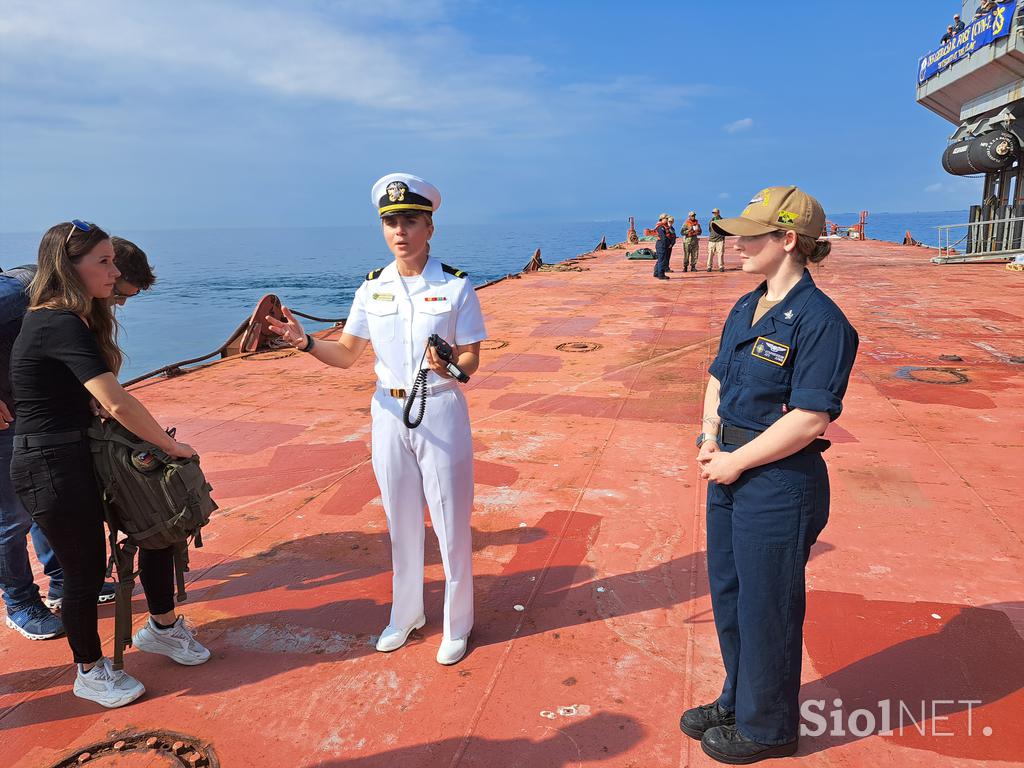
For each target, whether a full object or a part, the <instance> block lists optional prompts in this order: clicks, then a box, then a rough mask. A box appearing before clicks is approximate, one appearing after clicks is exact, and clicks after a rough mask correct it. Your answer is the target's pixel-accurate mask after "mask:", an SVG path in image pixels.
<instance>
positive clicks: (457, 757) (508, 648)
mask: <svg viewBox="0 0 1024 768" xmlns="http://www.w3.org/2000/svg"><path fill="white" fill-rule="evenodd" d="M670 317H671V315H670ZM668 319H669V318H665V322H664V323H663V324H662V328H661V332H660V333H659V334H658V340H657V341H655V342H654V343H653V344H652V345H651V349H652V353H653V350H654V349H657V346H658V341H660V340H661V338H662V336H663V335H664V333H665V326H666V325H667V323H668ZM681 351H683V350H682V349H680V350H674V351H673V353H669V354H675V353H678V352H681ZM663 357H665V355H659V356H658V357H657V358H652V357H648V358H647V360H643V361H640V362H639V363H632V364H631V365H628V366H625V367H623V368H620V369H618V370H616V371H613V372H612V373H619V372H621V371H626V370H629V368H631V367H636V372H635V374H634V376H633V380H632V381H631V382H630V384H629V388H628V390H627V391H626V397H624V398H622V400H621V401H620V402H619V403H617V405H618V408H617V410H616V412H615V418H614V419H613V420H612V424H611V427H610V428H609V430H608V434H607V435H606V436H605V438H604V441H603V442H602V443H601V447H600V449H599V450H598V451H596V453H595V455H594V461H593V463H592V464H591V465H590V469H589V470H588V472H587V476H586V478H585V479H584V481H583V483H582V485H581V486H580V491H579V493H578V494H577V495H576V500H575V501H574V502H573V504H572V507H571V508H570V510H569V514H568V515H566V518H565V522H564V523H563V524H562V528H561V530H560V531H559V532H558V538H557V539H556V540H555V544H554V546H553V547H552V548H551V551H550V552H549V553H548V556H547V558H546V559H545V561H544V565H543V567H542V568H541V573H540V576H539V578H538V579H537V580H536V582H535V583H534V586H533V590H532V591H531V592H530V596H529V597H528V598H527V599H526V602H525V606H526V610H524V611H523V613H522V615H521V616H520V617H519V621H518V622H517V623H516V627H515V629H514V630H513V631H512V636H511V637H509V639H508V640H506V641H505V648H504V650H503V651H502V653H501V658H500V659H499V660H498V662H497V664H496V665H495V669H494V672H493V673H492V674H491V679H490V680H489V681H488V682H487V686H486V687H485V688H484V691H483V694H482V695H481V697H480V703H479V704H478V705H477V708H476V711H475V712H474V713H473V717H472V719H471V720H470V723H469V728H467V730H466V733H465V735H464V736H463V737H462V741H461V742H460V743H459V747H458V749H457V750H455V754H454V755H452V760H451V762H450V763H449V768H457V766H458V764H459V763H460V762H461V761H462V758H463V757H464V756H465V754H466V749H467V748H468V746H469V743H470V740H471V739H472V738H473V733H474V731H475V730H476V727H477V725H479V723H480V719H481V718H482V717H483V711H484V707H485V706H486V704H487V702H488V701H489V700H490V698H491V696H492V695H493V694H494V689H495V688H496V687H497V685H498V678H500V677H501V674H502V672H504V670H505V665H506V664H507V662H508V657H509V656H510V655H511V653H512V648H513V646H514V643H515V640H516V639H517V637H518V636H519V632H520V630H522V628H523V623H524V622H525V621H526V617H527V615H528V614H529V610H530V607H531V606H532V605H533V603H534V601H535V600H536V598H537V594H538V593H539V592H540V589H541V587H542V586H543V584H544V579H545V577H546V576H547V574H548V572H549V570H550V568H551V561H552V560H554V557H555V555H556V554H557V553H558V549H559V547H561V545H562V542H563V541H564V540H565V532H566V531H567V530H568V528H569V525H570V523H572V520H573V517H574V516H575V514H576V512H577V510H578V509H579V506H580V503H581V502H582V501H583V497H584V496H585V495H586V493H587V489H588V488H589V485H590V481H591V479H592V478H593V477H594V473H595V472H596V471H597V466H598V464H599V463H600V461H601V457H602V456H603V455H604V453H605V450H606V449H607V447H608V443H609V442H610V441H611V438H612V435H613V434H614V433H615V429H616V427H617V426H618V425H619V417H620V416H621V415H622V411H623V409H625V407H626V403H628V402H629V399H630V395H631V394H633V386H634V385H635V384H636V380H637V379H638V378H639V376H640V371H641V370H642V368H643V366H644V365H645V364H647V363H650V362H652V361H653V360H656V359H661V358H663ZM607 375H609V374H607V373H606V374H604V376H600V377H597V378H595V379H593V380H592V381H599V380H600V379H602V378H604V377H605V376H607ZM586 383H590V382H582V383H580V384H577V385H574V386H573V387H570V388H569V389H574V388H575V387H579V386H583V385H584V384H586ZM563 391H564V390H563ZM555 394H558V393H552V394H550V395H543V396H541V397H539V398H537V399H536V400H531V401H530V403H535V402H538V401H539V400H543V399H545V398H548V397H553V396H554V395H555ZM528 404H529V403H523V404H522V405H528ZM522 405H520V406H518V408H521V407H522ZM518 408H508V409H506V410H504V411H501V412H499V413H498V414H492V415H501V414H502V413H508V412H509V411H512V410H517V409H518ZM487 418H489V417H485V418H484V419H481V421H486V420H487Z"/></svg>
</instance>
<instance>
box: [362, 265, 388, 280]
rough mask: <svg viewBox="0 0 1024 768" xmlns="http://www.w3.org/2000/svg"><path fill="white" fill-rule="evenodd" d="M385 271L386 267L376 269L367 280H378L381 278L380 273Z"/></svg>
mask: <svg viewBox="0 0 1024 768" xmlns="http://www.w3.org/2000/svg"><path fill="white" fill-rule="evenodd" d="M383 271H384V267H381V268H380V269H375V270H373V272H371V273H370V274H368V275H367V276H366V279H367V280H376V279H377V278H378V277H380V273H381V272H383Z"/></svg>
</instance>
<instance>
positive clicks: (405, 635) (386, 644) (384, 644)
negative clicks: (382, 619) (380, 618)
mask: <svg viewBox="0 0 1024 768" xmlns="http://www.w3.org/2000/svg"><path fill="white" fill-rule="evenodd" d="M426 623H427V618H426V616H420V617H419V618H418V619H416V621H414V622H413V623H412V625H411V626H409V627H406V628H405V629H396V628H395V627H392V626H391V625H390V624H388V625H387V626H386V627H384V631H383V632H381V633H380V638H378V640H377V650H378V651H380V652H381V653H391V652H392V651H397V650H398V649H399V648H401V647H402V646H403V645H405V641H406V640H408V639H409V633H410V632H412V631H413V630H414V629H419V628H420V627H422V626H423V625H424V624H426Z"/></svg>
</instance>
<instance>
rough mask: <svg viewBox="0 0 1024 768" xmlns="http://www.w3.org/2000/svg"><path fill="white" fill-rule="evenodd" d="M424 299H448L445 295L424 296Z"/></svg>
mask: <svg viewBox="0 0 1024 768" xmlns="http://www.w3.org/2000/svg"><path fill="white" fill-rule="evenodd" d="M423 300H424V301H448V297H447V296H425V297H424V298H423Z"/></svg>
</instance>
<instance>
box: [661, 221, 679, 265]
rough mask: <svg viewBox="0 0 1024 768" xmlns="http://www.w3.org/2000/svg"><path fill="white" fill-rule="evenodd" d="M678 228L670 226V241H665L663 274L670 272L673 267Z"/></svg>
mask: <svg viewBox="0 0 1024 768" xmlns="http://www.w3.org/2000/svg"><path fill="white" fill-rule="evenodd" d="M677 239H678V238H677V236H676V228H675V227H673V226H672V225H671V224H669V225H668V239H667V240H666V241H665V269H664V270H662V272H669V271H670V270H669V267H671V266H672V249H673V248H675V247H676V240H677Z"/></svg>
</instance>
